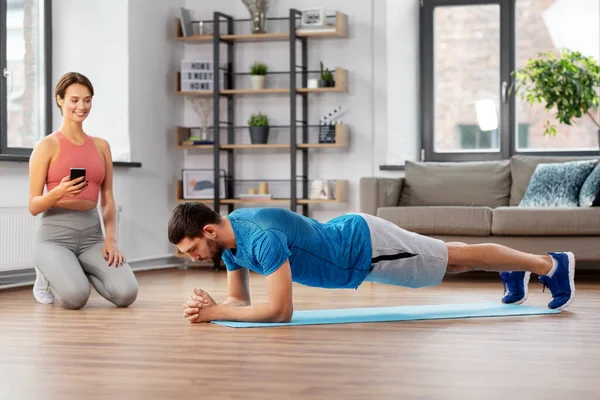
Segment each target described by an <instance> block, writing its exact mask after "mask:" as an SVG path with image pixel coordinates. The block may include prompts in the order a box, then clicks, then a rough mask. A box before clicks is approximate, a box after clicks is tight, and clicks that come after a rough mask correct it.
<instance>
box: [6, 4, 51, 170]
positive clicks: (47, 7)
mask: <svg viewBox="0 0 600 400" xmlns="http://www.w3.org/2000/svg"><path fill="white" fill-rule="evenodd" d="M51 3H52V2H51V1H50V0H43V1H42V7H40V10H39V11H40V12H43V13H44V31H43V37H44V50H43V57H44V67H45V68H44V70H43V72H42V74H43V76H44V91H45V101H44V111H45V114H46V115H45V121H44V122H45V123H44V127H45V132H43V134H42V135H40V137H41V136H46V135H48V134H50V132H51V130H52V99H53V95H52V4H51ZM7 7H8V6H7V1H0V72H2V76H0V159H2V158H5V159H7V160H10V158H11V156H16V157H15V159H21V158H23V156H25V157H27V158H28V157H29V156H30V155H31V152H32V151H33V148H26V147H9V146H8V110H7V107H8V102H7V100H6V99H7V97H8V90H7V79H6V78H5V77H4V69H5V68H6V67H7V59H6V49H7V43H6V41H7V39H8V32H7V27H6V17H7ZM3 156H6V157H3ZM18 156H22V157H18Z"/></svg>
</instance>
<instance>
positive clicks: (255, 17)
mask: <svg viewBox="0 0 600 400" xmlns="http://www.w3.org/2000/svg"><path fill="white" fill-rule="evenodd" d="M266 25H267V14H266V13H263V12H251V13H250V29H251V30H252V33H265V32H267V29H266Z"/></svg>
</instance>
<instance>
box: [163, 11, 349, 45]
mask: <svg viewBox="0 0 600 400" xmlns="http://www.w3.org/2000/svg"><path fill="white" fill-rule="evenodd" d="M335 17H336V18H335V25H333V26H332V27H331V30H327V31H324V32H323V31H322V32H318V31H311V30H309V29H304V31H303V30H302V29H303V28H297V29H296V36H298V37H307V38H311V39H328V38H330V39H331V38H347V37H348V15H346V14H344V13H341V12H336V13H335ZM174 31H175V40H177V41H179V42H183V43H212V41H213V39H214V36H213V35H212V34H211V35H195V36H183V32H182V30H181V20H180V19H179V18H175V22H174ZM289 38H290V35H289V34H288V33H257V34H234V35H221V39H223V40H229V41H234V42H268V41H272V42H277V41H282V40H289Z"/></svg>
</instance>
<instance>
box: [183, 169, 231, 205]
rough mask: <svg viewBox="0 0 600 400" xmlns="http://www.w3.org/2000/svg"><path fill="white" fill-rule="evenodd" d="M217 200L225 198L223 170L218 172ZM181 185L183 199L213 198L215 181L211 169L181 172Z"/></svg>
mask: <svg viewBox="0 0 600 400" xmlns="http://www.w3.org/2000/svg"><path fill="white" fill-rule="evenodd" d="M219 176H220V178H219V182H220V187H219V189H220V190H219V192H220V193H219V198H221V199H225V198H226V190H225V189H226V188H225V170H224V169H221V170H220V171H219ZM181 180H182V184H183V199H184V200H198V199H213V198H214V196H215V190H214V188H215V181H214V170H213V169H184V170H182V171H181Z"/></svg>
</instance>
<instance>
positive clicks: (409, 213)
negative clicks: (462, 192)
mask: <svg viewBox="0 0 600 400" xmlns="http://www.w3.org/2000/svg"><path fill="white" fill-rule="evenodd" d="M377 216H378V217H380V218H383V219H386V220H388V221H391V222H393V223H394V224H396V225H398V226H399V227H401V228H403V229H406V230H408V231H411V232H416V233H420V234H422V235H468V236H488V235H489V234H490V232H491V229H492V209H491V208H489V207H441V206H431V207H418V206H412V207H381V208H379V209H378V210H377Z"/></svg>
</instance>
